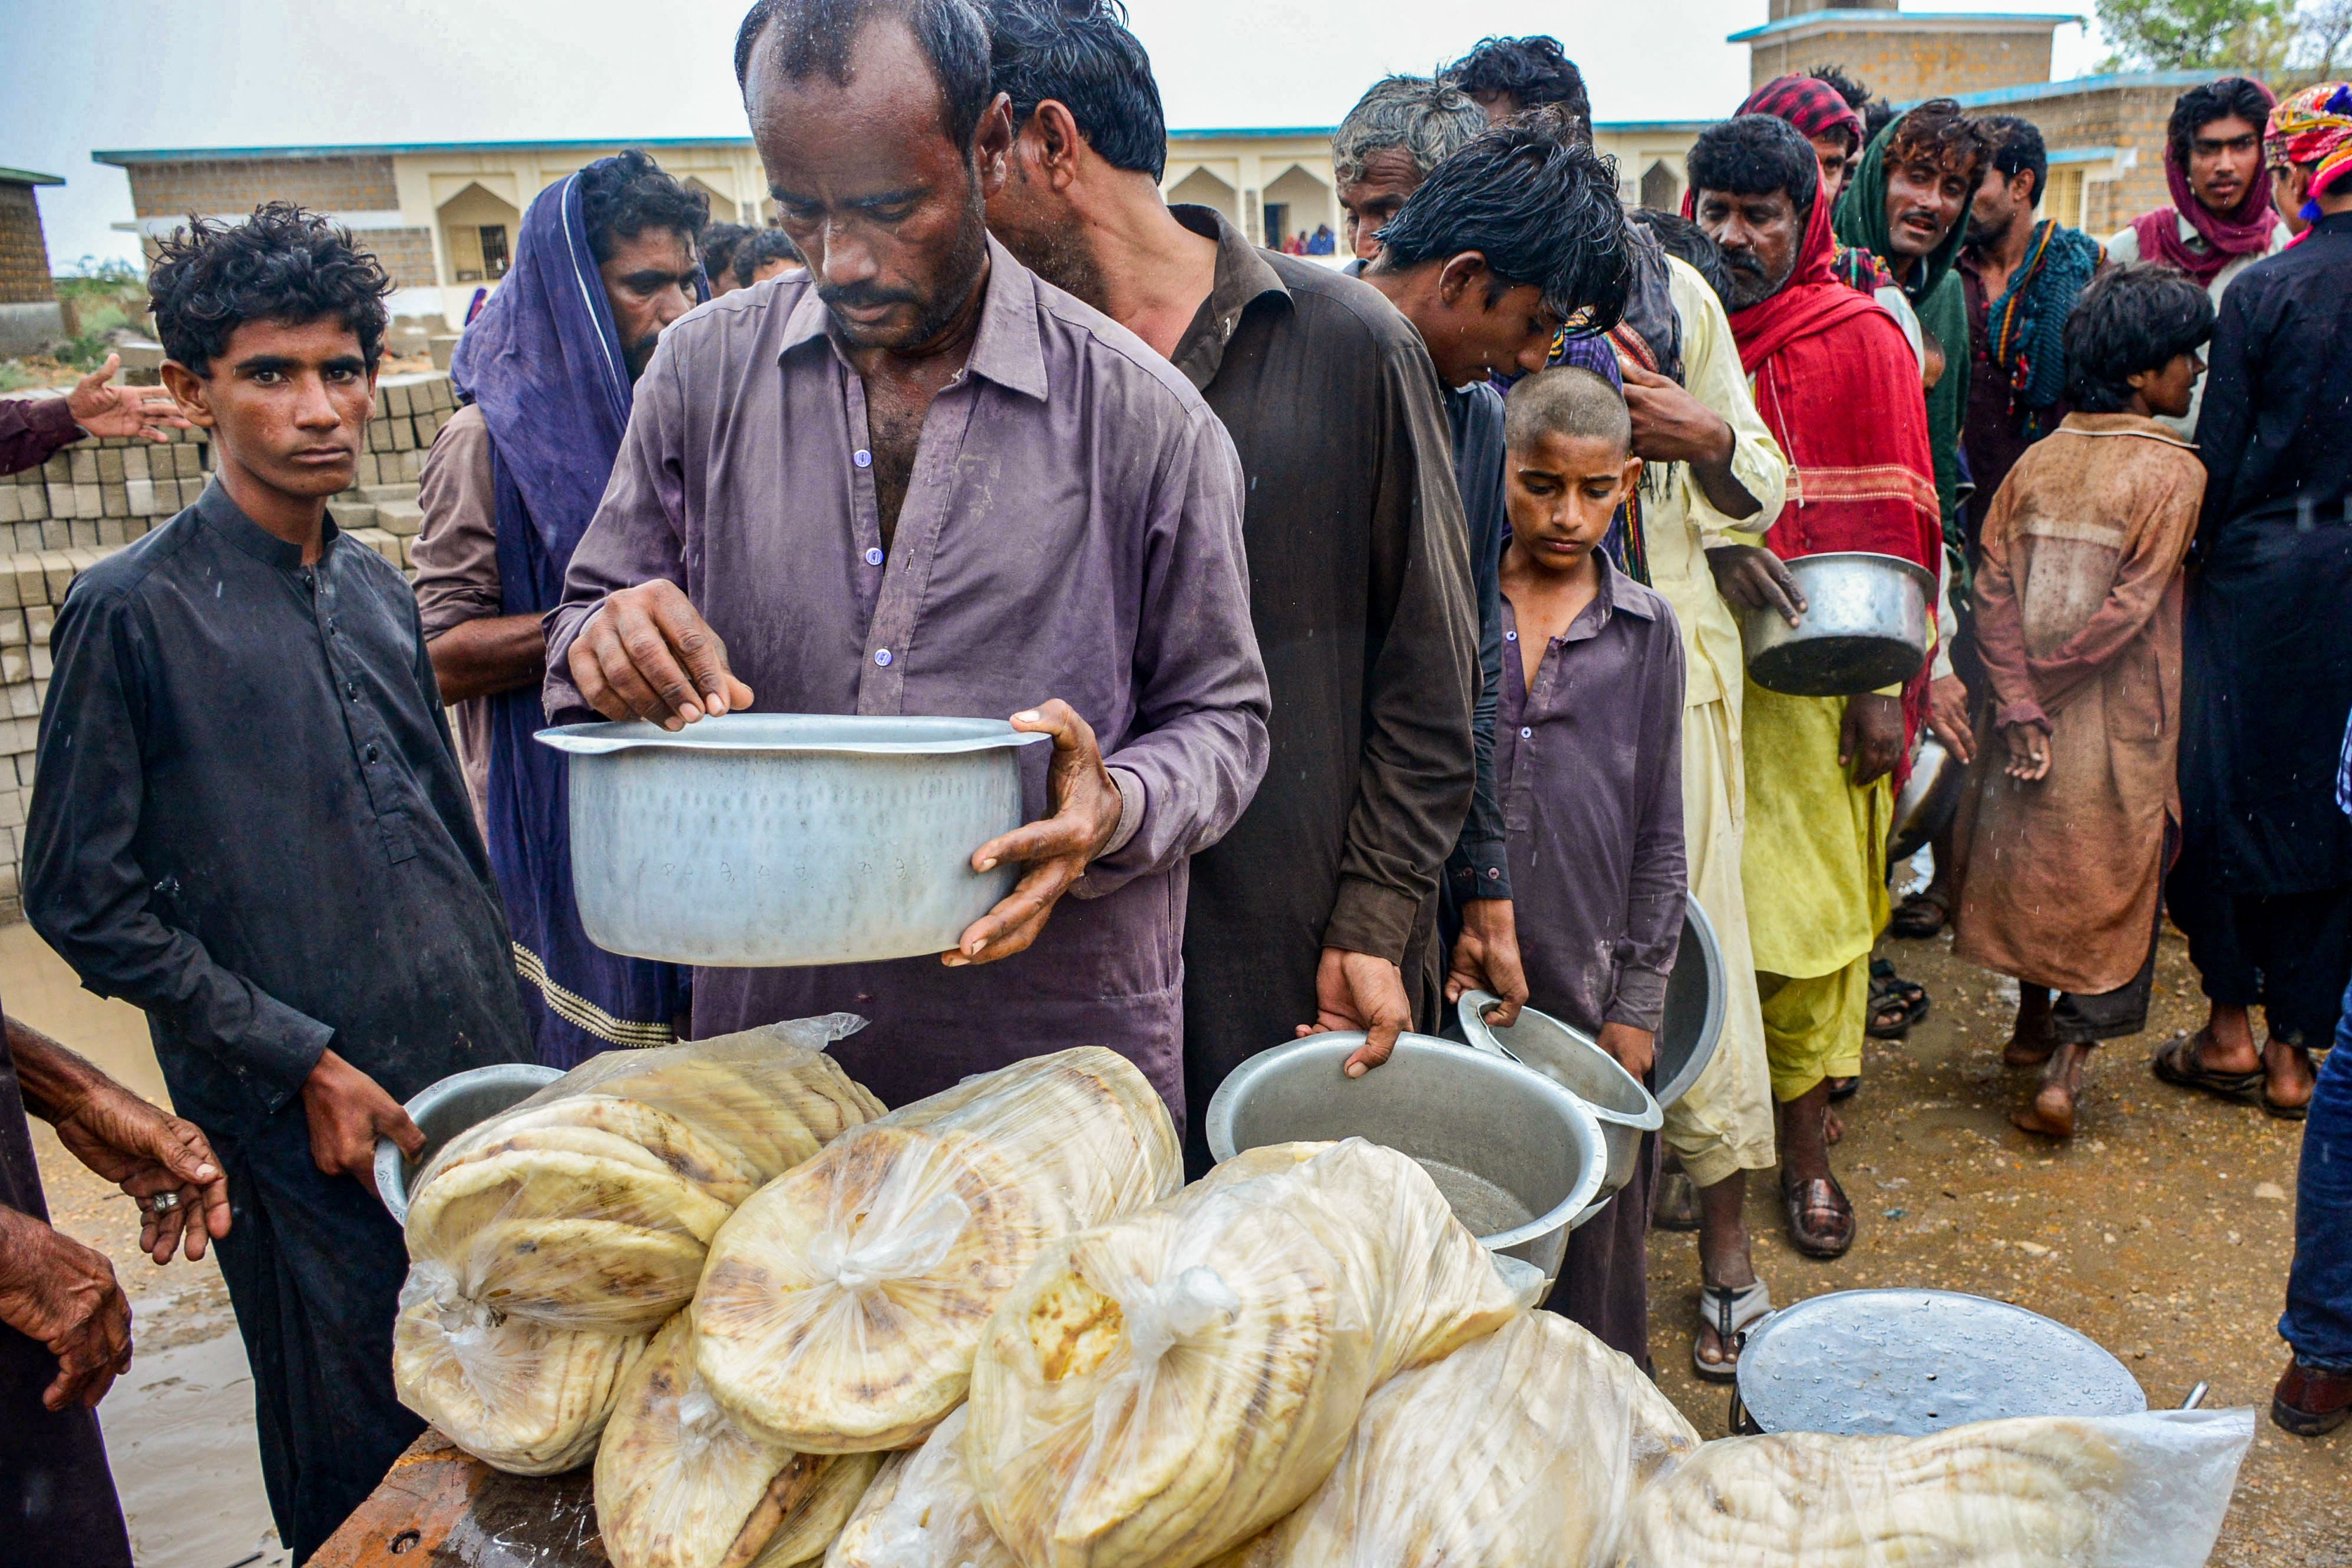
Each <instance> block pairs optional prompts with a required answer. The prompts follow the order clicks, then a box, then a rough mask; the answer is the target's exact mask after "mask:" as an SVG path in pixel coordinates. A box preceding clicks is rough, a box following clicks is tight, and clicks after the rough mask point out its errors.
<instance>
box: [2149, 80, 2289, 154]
mask: <svg viewBox="0 0 2352 1568" xmlns="http://www.w3.org/2000/svg"><path fill="white" fill-rule="evenodd" d="M2272 102H2273V99H2272V98H2271V95H2270V94H2269V93H2268V92H2267V91H2265V90H2264V89H2263V85H2262V84H2261V83H2260V82H2255V81H2249V80H2247V79H2246V78H2244V77H2220V78H2215V79H2214V80H2212V81H2209V82H2203V83H2200V84H2199V85H2198V86H2196V87H2192V88H2190V89H2189V90H2188V91H2187V92H2184V93H2182V94H2181V95H2180V96H2179V98H2177V99H2173V101H2172V118H2171V119H2170V120H2168V121H2166V122H2165V127H2164V140H2165V141H2166V142H2167V143H2168V145H2169V146H2170V147H2171V149H2172V156H2173V158H2174V160H2175V161H2176V162H2179V165H2180V166H2181V167H2182V168H2183V169H2186V168H2188V167H2189V143H2190V142H2192V141H2196V140H2197V133H2198V132H2199V131H2202V130H2204V129H2205V128H2206V127H2207V126H2209V125H2210V124H2212V123H2213V122H2214V121H2215V120H2227V119H2229V118H2230V117H2231V115H2236V116H2237V117H2238V118H2239V119H2240V120H2244V121H2245V122H2246V123H2247V124H2249V125H2251V126H2252V127H2253V128H2254V135H2255V136H2256V137H2257V138H2259V137H2260V136H2261V135H2262V134H2263V128H2264V127H2266V126H2268V125H2269V124H2270V120H2271V105H2272Z"/></svg>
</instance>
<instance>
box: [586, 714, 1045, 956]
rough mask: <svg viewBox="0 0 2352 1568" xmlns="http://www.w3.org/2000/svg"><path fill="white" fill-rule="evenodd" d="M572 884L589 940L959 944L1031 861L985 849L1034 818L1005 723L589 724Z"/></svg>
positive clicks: (749, 717) (784, 948)
mask: <svg viewBox="0 0 2352 1568" xmlns="http://www.w3.org/2000/svg"><path fill="white" fill-rule="evenodd" d="M539 739H540V741H541V743H542V744H544V745H547V746H551V747H554V748H555V749H556V750H558V751H561V752H564V753H566V754H567V755H568V756H569V757H570V758H571V759H572V762H571V775H572V778H571V786H572V887H573V890H574V892H575V894H577V896H578V899H579V904H580V923H581V925H583V926H584V927H585V928H586V929H587V932H588V937H589V940H591V941H593V942H594V943H595V944H596V945H597V946H600V947H603V948H604V949H606V950H607V951H610V952H614V953H625V954H629V955H631V956H635V957H640V958H661V959H667V960H668V961H670V962H672V963H678V964H706V965H712V966H717V967H787V966H796V965H806V964H863V963H871V962H875V961H877V960H880V959H885V958H912V957H919V956H923V955H926V954H931V953H944V952H947V951H948V950H950V948H952V947H953V946H955V945H956V938H957V937H959V936H962V935H963V932H964V928H965V927H966V926H968V925H971V923H972V922H973V921H975V920H977V919H979V918H980V917H981V916H982V915H985V914H987V913H988V911H989V910H990V909H991V908H992V907H993V906H994V905H995V904H996V903H997V901H998V900H1000V899H1002V898H1003V896H1004V895H1005V894H1008V893H1010V892H1011V891H1012V890H1013V883H1014V882H1015V881H1016V880H1017V879H1018V877H1019V875H1020V868H1019V867H1018V866H1015V865H1011V864H1007V865H1003V866H1000V867H998V868H997V869H996V870H995V871H992V872H989V873H984V874H983V873H977V872H974V871H973V870H972V869H971V852H973V851H974V850H976V849H978V848H980V846H981V845H982V844H984V843H986V842H987V841H989V840H991V839H992V838H994V837H996V836H997V835H998V834H1000V833H1006V832H1010V831H1013V829H1014V828H1017V827H1019V826H1020V825H1021V821H1022V797H1021V769H1020V764H1019V762H1018V760H1017V758H1016V755H1015V754H1016V751H1017V749H1018V748H1019V747H1024V746H1032V745H1044V744H1046V743H1047V742H1048V741H1049V740H1050V739H1051V737H1047V736H1044V735H1034V734H1026V733H1023V732H1021V731H1017V730H1015V729H1013V727H1012V726H1011V725H1009V724H1006V723H1005V722H1004V721H1003V720H1002V719H980V718H885V717H871V716H851V715H838V716H836V715H794V714H766V713H757V714H726V715H722V716H719V717H716V718H706V719H703V720H702V721H700V722H699V723H697V724H690V725H688V726H687V727H685V728H684V729H682V730H678V731H677V732H676V733H672V732H670V731H667V730H665V729H663V728H661V727H659V726H658V725H652V724H643V723H631V724H574V725H565V726H563V727H561V728H557V729H547V730H541V732H540V734H539Z"/></svg>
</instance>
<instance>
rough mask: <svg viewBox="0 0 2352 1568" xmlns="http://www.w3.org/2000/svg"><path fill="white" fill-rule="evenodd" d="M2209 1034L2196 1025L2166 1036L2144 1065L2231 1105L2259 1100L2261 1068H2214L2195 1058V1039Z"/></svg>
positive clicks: (2166, 1078) (2177, 1085)
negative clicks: (2184, 1032)
mask: <svg viewBox="0 0 2352 1568" xmlns="http://www.w3.org/2000/svg"><path fill="white" fill-rule="evenodd" d="M2212 1038H2213V1037H2212V1032H2211V1031H2210V1030H2201V1029H2200V1030H2198V1031H2197V1032H2196V1033H2195V1034H2190V1035H2183V1036H2182V1037H2181V1038H2180V1039H2179V1040H2169V1041H2168V1042H2166V1043H2165V1044H2164V1045H2162V1046H2159V1047H2158V1049H2157V1052H2156V1056H2155V1058H2154V1060H2153V1061H2150V1062H2149V1063H2148V1065H2149V1067H2150V1068H2151V1069H2152V1070H2153V1071H2155V1073H2156V1075H2157V1077H2158V1078H2160V1079H2162V1080H2163V1081H2164V1082H2167V1083H2169V1084H2171V1085H2172V1086H2173V1087H2174V1088H2176V1089H2194V1090H2196V1091H2197V1092H2199V1093H2200V1094H2210V1095H2212V1096H2213V1097H2214V1098H2215V1099H2216V1100H2227V1101H2228V1102H2229V1103H2231V1104H2232V1105H2254V1104H2260V1103H2262V1100H2263V1076H2264V1075H2263V1070H2262V1069H2261V1068H2259V1067H2257V1068H2255V1069H2254V1070H2253V1071H2252V1072H2217V1071H2214V1070H2213V1069H2211V1068H2210V1067H2208V1066H2206V1065H2205V1064H2204V1063H2203V1062H2201V1061H2198V1060H2197V1046H2198V1042H2199V1041H2200V1040H2210V1039H2212ZM2282 1109H2284V1107H2282ZM2285 1119H2286V1120H2293V1119H2294V1118H2292V1117H2289V1118H2285Z"/></svg>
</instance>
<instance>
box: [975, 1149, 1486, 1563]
mask: <svg viewBox="0 0 2352 1568" xmlns="http://www.w3.org/2000/svg"><path fill="white" fill-rule="evenodd" d="M1520 1310H1522V1309H1521V1308H1520V1306H1519V1304H1518V1302H1517V1299H1516V1298H1515V1294H1514V1291H1513V1288H1512V1286H1511V1285H1510V1284H1508V1283H1507V1282H1506V1281H1505V1279H1504V1277H1503V1276H1502V1275H1501V1274H1500V1273H1499V1272H1498V1271H1497V1270H1496V1267H1495V1265H1494V1263H1493V1261H1492V1260H1490V1259H1489V1257H1488V1256H1487V1254H1486V1250H1485V1249H1483V1248H1481V1247H1480V1246H1479V1245H1478V1242H1477V1240H1476V1239H1475V1238H1474V1237H1473V1236H1471V1234H1470V1233H1469V1232H1468V1231H1467V1230H1465V1229H1464V1228H1462V1226H1461V1225H1460V1224H1459V1223H1458V1222H1457V1221H1456V1220H1455V1219H1454V1215H1453V1211H1452V1210H1451V1209H1450V1208H1449V1207H1447V1205H1446V1202H1445V1199H1444V1197H1443V1196H1442V1195H1441V1194H1440V1193H1439V1192H1438V1190H1437V1187H1436V1185H1435V1184H1434V1183H1433V1182H1432V1181H1431V1180H1430V1177H1429V1176H1428V1173H1427V1172H1425V1171H1423V1169H1422V1168H1421V1166H1418V1165H1416V1164H1414V1163H1413V1161H1412V1160H1411V1159H1410V1158H1408V1157H1406V1156H1405V1155H1401V1154H1398V1153H1396V1152H1395V1151H1393V1150H1391V1149H1385V1148H1381V1147H1379V1146H1377V1145H1371V1144H1367V1143H1365V1142H1364V1141H1362V1140H1361V1139H1353V1138H1351V1139H1349V1140H1348V1141H1346V1142H1344V1143H1340V1144H1332V1145H1304V1144H1302V1145H1281V1146H1278V1147H1276V1148H1271V1149H1261V1150H1255V1151H1252V1152H1251V1153H1250V1154H1248V1155H1244V1156H1242V1157H1241V1158H1239V1159H1235V1160H1232V1161H1228V1162H1226V1164H1225V1165H1224V1166H1220V1167H1218V1169H1217V1170H1216V1171H1214V1172H1213V1173H1211V1175H1210V1176H1208V1177H1207V1178H1205V1179H1203V1180H1202V1181H1201V1182H1198V1183H1196V1184H1194V1185H1193V1186H1190V1187H1188V1188H1186V1189H1185V1190H1184V1191H1183V1192H1181V1193H1180V1194H1179V1195H1177V1197H1174V1198H1172V1199H1171V1200H1169V1201H1167V1202H1165V1203H1161V1204H1160V1205H1157V1206H1155V1207H1151V1208H1149V1209H1146V1210H1145V1211H1143V1212H1142V1213H1140V1214H1137V1215H1133V1216H1130V1217H1129V1218H1125V1219H1121V1220H1118V1221H1114V1222H1113V1223H1111V1224H1109V1225H1106V1226H1100V1227H1097V1228H1094V1229H1092V1230H1087V1231H1082V1232H1080V1233H1078V1234H1076V1235H1075V1236H1072V1237H1069V1238H1067V1239H1065V1240H1062V1241H1060V1242H1057V1243H1056V1244H1055V1246H1054V1247H1052V1248H1051V1249H1048V1250H1047V1252H1046V1254H1045V1257H1044V1258H1042V1259H1041V1260H1039V1261H1038V1263H1037V1265H1036V1267H1035V1268H1034V1269H1032V1270H1030V1271H1029V1273H1028V1275H1027V1277H1026V1278H1025V1279H1024V1280H1023V1281H1022V1282H1021V1285H1020V1287H1019V1288H1018V1289H1017V1290H1015V1291H1013V1293H1012V1294H1011V1295H1009V1296H1007V1297H1006V1298H1005V1299H1004V1301H1003V1304H1002V1305H1001V1306H999V1307H998V1309H997V1311H996V1313H995V1315H994V1316H993V1317H992V1319H991V1320H990V1321H989V1324H988V1332H987V1334H986V1336H985V1337H984V1338H983V1339H982V1343H981V1349H980V1354H979V1357H978V1359H977V1360H976V1361H975V1363H974V1364H973V1368H972V1378H971V1417H970V1421H971V1424H970V1427H968V1429H967V1431H966V1433H965V1437H964V1451H965V1458H966V1463H967V1466H968V1468H969V1469H970V1471H971V1478H972V1480H973V1482H974V1484H975V1486H976V1487H977V1489H978V1490H979V1493H980V1499H981V1504H982V1508H983V1509H984V1510H985V1511H986V1512H987V1514H988V1518H989V1521H990V1522H991V1524H992V1525H993V1526H994V1527H995V1530H996V1532H997V1534H998V1536H999V1537H1000V1538H1001V1539H1002V1540H1003V1542H1004V1543H1005V1544H1006V1546H1008V1547H1009V1548H1010V1549H1011V1550H1012V1551H1013V1554H1014V1555H1015V1556H1017V1557H1019V1558H1020V1559H1021V1561H1022V1562H1023V1563H1025V1564H1027V1565H1028V1568H1143V1565H1145V1564H1152V1565H1155V1568H1192V1565H1193V1564H1196V1563H1204V1562H1206V1561H1208V1560H1209V1559H1211V1558H1213V1557H1214V1556H1216V1555H1217V1554H1218V1553H1219V1552H1224V1551H1226V1550H1228V1549H1230V1548H1232V1547H1233V1546H1234V1545H1236V1544H1238V1543H1240V1542H1244V1541H1246V1540H1248V1539H1249V1538H1250V1537H1251V1536H1253V1535H1255V1534H1256V1533H1257V1532H1258V1531H1262V1530H1264V1529H1265V1527H1266V1526H1267V1525H1269V1524H1271V1523H1272V1522H1274V1521H1276V1520H1277V1519H1279V1518H1281V1517H1282V1516H1283V1515H1284V1514H1286V1513H1287V1512H1289V1511H1291V1510H1292V1509H1293V1508H1295V1507H1297V1505H1298V1504H1299V1503H1300V1502H1301V1501H1303V1500H1305V1499H1306V1497H1307V1494H1308V1493H1310V1492H1312V1491H1313V1490H1314V1489H1315V1488H1316V1487H1317V1486H1318V1484H1320V1483H1321V1482H1322V1480H1323V1479H1324V1478H1325V1477H1326V1476H1328V1475H1329V1474H1330V1472H1331V1469H1332V1467H1333V1466H1334V1465H1335V1464H1337V1463H1338V1462H1339V1457H1340V1455H1341V1453H1342V1452H1343V1451H1344V1450H1345V1449H1346V1448H1347V1446H1348V1441H1349V1435H1350V1433H1351V1432H1352V1431H1353V1429H1354V1427H1355V1425H1356V1419H1357V1416H1358V1415H1359V1414H1360V1412H1361V1410H1362V1409H1363V1406H1364V1401H1365V1400H1366V1398H1367V1397H1368V1396H1370V1394H1371V1392H1372V1390H1374V1389H1375V1388H1378V1387H1379V1386H1380V1385H1381V1384H1383V1383H1384V1382H1386V1381H1387V1380H1388V1379H1389V1378H1391V1377H1392V1376H1394V1375H1396V1374H1398V1373H1400V1372H1402V1371H1405V1370H1407V1369H1409V1368H1412V1367H1415V1366H1422V1365H1425V1364H1428V1363H1430V1362H1433V1361H1436V1360H1438V1359H1439V1358H1441V1357H1443V1356H1444V1355H1446V1354H1449V1353H1451V1352H1453V1351H1454V1350H1456V1349H1458V1348H1459V1347H1460V1346H1462V1345H1463V1344H1465V1343H1469V1342H1471V1341H1473V1340H1476V1339H1479V1338H1482V1337H1484V1336H1485V1335H1486V1334H1489V1333H1494V1332H1495V1331H1496V1329H1498V1328H1500V1327H1501V1326H1502V1325H1503V1324H1504V1323H1505V1322H1508V1321H1509V1320H1510V1318H1511V1317H1512V1315H1513V1314H1514V1313H1515V1312H1518V1311H1520Z"/></svg>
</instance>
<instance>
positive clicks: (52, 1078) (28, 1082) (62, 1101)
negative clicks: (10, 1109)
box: [7, 1018, 107, 1122]
mask: <svg viewBox="0 0 2352 1568" xmlns="http://www.w3.org/2000/svg"><path fill="white" fill-rule="evenodd" d="M7 1028H8V1054H9V1056H10V1057H11V1058H12V1059H14V1061H16V1082H17V1084H18V1086H19V1087H21V1088H22V1089H23V1090H24V1092H25V1109H26V1110H27V1111H29V1112H31V1113H33V1114H34V1115H36V1116H38V1117H39V1118H40V1119H41V1120H42V1121H44V1122H56V1121H58V1120H61V1119H62V1118H64V1117H66V1116H67V1115H69V1114H70V1113H72V1111H73V1109H74V1107H76V1106H77V1105H79V1104H80V1103H82V1101H83V1099H84V1098H86V1097H87V1096H88V1095H89V1092H90V1091H91V1090H92V1089H94V1088H97V1087H98V1086H99V1085H100V1084H102V1083H104V1082H107V1077H106V1074H105V1073H103V1072H100V1071H99V1070H98V1069H97V1068H96V1067H95V1066H93V1065H92V1064H91V1063H89V1061H85V1060H83V1059H82V1058H81V1057H80V1056H79V1055H77V1054H76V1053H75V1052H73V1051H68V1050H67V1049H66V1048H65V1047H64V1046H62V1045H60V1044H58V1042H57V1041H56V1040H51V1039H50V1038H49V1037H48V1036H47V1035H46V1034H43V1033H42V1032H41V1031H40V1030H37V1029H35V1028H33V1027H32V1026H31V1025H30V1024H26V1023H20V1022H18V1021H17V1020H16V1019H13V1018H12V1019H8V1020H7Z"/></svg>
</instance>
